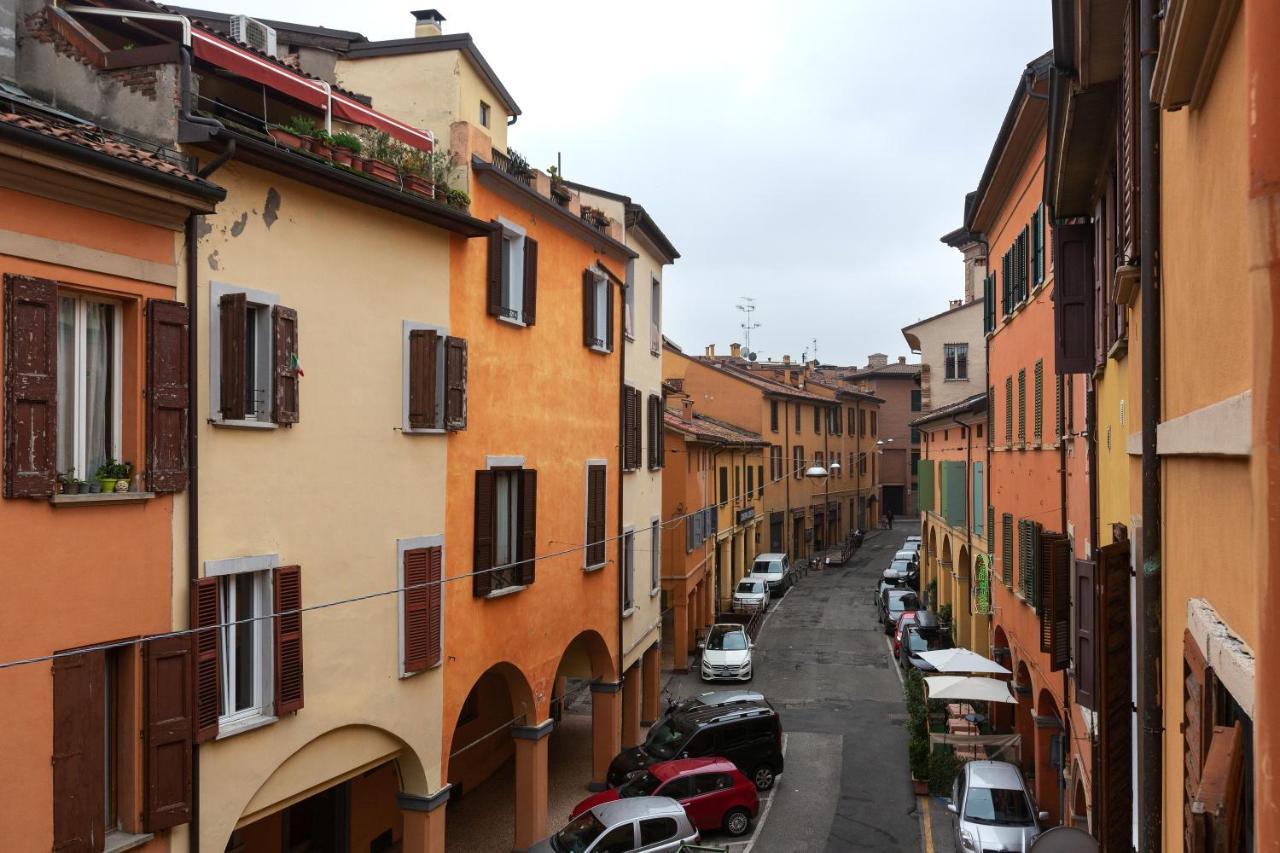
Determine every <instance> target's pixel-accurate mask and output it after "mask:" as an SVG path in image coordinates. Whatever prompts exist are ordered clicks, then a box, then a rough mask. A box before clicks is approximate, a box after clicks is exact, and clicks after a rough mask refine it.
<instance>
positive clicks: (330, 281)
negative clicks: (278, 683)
mask: <svg viewBox="0 0 1280 853" xmlns="http://www.w3.org/2000/svg"><path fill="white" fill-rule="evenodd" d="M217 178H218V182H219V183H220V184H221V185H223V186H224V187H226V188H227V190H228V195H227V200H226V202H224V203H223V204H222V205H221V206H220V208H219V212H218V214H217V215H216V216H212V217H209V218H208V219H207V223H208V225H209V231H208V233H207V235H206V236H204V237H203V238H202V240H201V243H200V252H199V262H198V263H199V270H200V280H199V282H198V285H197V291H196V294H195V297H194V300H193V301H194V302H195V303H196V304H197V305H198V307H199V318H198V321H197V328H198V330H199V334H200V343H199V348H198V352H197V353H196V354H195V358H196V362H197V364H198V365H200V368H201V388H200V390H199V393H198V395H197V400H198V407H199V421H200V423H201V428H200V436H199V440H200V469H201V486H200V498H201V530H200V556H201V560H202V561H203V560H218V559H223V558H230V557H238V556H246V555H257V554H278V555H279V562H280V564H283V565H288V564H295V563H296V564H299V565H301V567H302V596H303V605H304V606H312V605H316V604H320V603H322V602H330V601H336V600H338V599H343V598H348V597H351V596H356V595H362V594H369V593H374V592H379V591H383V590H391V589H394V588H395V586H396V582H397V565H396V540H397V539H398V538H410V537H419V536H431V535H439V534H443V533H444V526H445V521H444V503H443V502H444V492H445V488H444V485H445V482H444V475H445V453H446V442H447V441H448V439H447V437H446V436H443V435H416V436H407V435H404V434H403V433H402V432H401V431H400V425H401V411H402V410H401V397H402V391H401V388H402V355H401V353H402V343H401V341H402V327H401V321H403V320H412V321H419V322H425V323H434V324H438V325H441V326H446V325H447V324H448V317H449V302H448V293H449V290H448V287H449V240H448V237H447V235H445V234H444V233H443V232H440V231H438V230H436V229H434V228H431V227H428V226H426V225H423V224H421V223H418V222H415V221H412V220H410V219H407V218H404V217H399V216H394V215H391V214H388V213H384V212H382V211H379V210H377V209H374V208H371V207H365V206H361V205H356V204H354V203H351V202H348V201H346V200H344V199H342V198H339V197H337V196H335V195H331V194H327V193H324V192H321V191H319V190H316V189H314V188H311V187H308V186H305V185H303V184H300V183H296V182H293V181H289V180H285V179H282V178H280V177H279V176H277V175H272V174H269V173H266V172H263V171H259V170H257V169H254V168H251V167H247V166H244V165H241V164H239V163H237V162H235V161H233V162H232V163H230V164H228V165H227V166H226V167H224V168H223V169H221V170H220V171H219V172H218V174H217ZM271 193H275V194H278V203H277V204H276V205H274V207H275V208H276V214H277V216H278V218H276V219H275V220H274V221H273V222H268V221H267V220H268V218H269V217H264V211H265V210H266V209H267V208H268V207H272V206H273V204H272V201H270V200H269V195H270V194H271ZM211 281H215V282H220V283H226V284H231V285H237V286H244V287H249V288H254V289H258V290H263V291H269V292H272V293H275V294H278V295H279V299H280V303H281V304H283V305H287V306H289V307H291V308H294V309H296V310H297V312H298V337H299V354H300V360H301V364H302V367H303V370H304V373H305V375H304V377H303V378H302V379H301V380H300V392H299V397H300V409H301V417H300V423H298V424H296V425H294V426H293V427H291V428H279V429H273V430H249V429H230V428H225V427H214V426H211V425H209V423H208V416H209V414H210V412H209V393H208V391H209V319H210V282H211ZM445 547H446V554H447V551H448V549H450V548H452V547H457V544H456V543H449V542H446V543H445ZM175 565H178V566H181V565H182V563H180V562H179V563H176V564H175ZM177 574H178V575H180V576H181V577H178V578H176V579H175V583H176V585H177V586H178V587H180V588H182V589H185V587H186V586H187V582H186V578H185V572H184V571H182V570H179V571H178V572H177ZM175 611H176V612H175V623H176V624H178V625H180V626H182V625H185V624H186V622H187V611H186V599H185V597H183V596H182V595H179V597H178V602H177V605H176V607H175ZM398 613H399V608H398V603H397V597H396V596H395V595H388V596H384V597H379V598H374V599H371V600H367V601H363V602H360V603H355V604H347V605H341V606H337V607H333V608H329V609H325V610H318V611H312V612H308V613H305V614H304V615H303V645H304V652H305V691H306V699H305V702H306V704H305V707H304V708H303V709H302V710H301V711H299V712H298V713H297V714H296V715H293V716H290V717H287V718H284V719H281V720H279V721H278V722H275V723H273V724H270V725H267V726H264V727H262V728H259V729H255V730H252V731H247V732H243V733H240V734H236V735H233V736H231V737H228V738H226V739H224V740H220V741H216V742H210V743H206V744H204V745H203V746H202V747H201V750H200V756H201V761H200V792H201V820H200V836H201V838H200V841H201V844H202V846H203V847H204V848H205V849H208V850H221V849H222V848H223V846H224V845H225V844H226V842H227V837H228V835H229V833H230V832H231V830H232V828H233V827H234V826H235V825H236V823H237V822H238V821H240V820H242V818H243V817H247V816H250V815H263V814H266V813H269V812H271V811H272V810H275V809H278V808H281V807H282V806H283V805H286V804H288V802H290V801H291V800H293V799H296V798H299V797H301V796H303V795H305V794H307V793H310V792H312V791H313V790H315V789H317V788H318V787H324V786H326V785H327V784H328V783H329V782H331V781H333V780H335V779H337V778H340V777H341V776H342V775H343V774H347V773H350V772H353V771H355V770H357V769H365V768H367V766H368V765H369V762H377V761H381V760H385V759H386V758H387V757H388V756H389V755H395V754H397V752H399V753H401V754H402V755H404V757H403V759H402V761H401V764H400V772H401V775H402V777H403V784H404V789H405V790H406V791H407V792H410V793H414V794H425V793H427V792H428V791H429V790H432V789H435V788H436V787H438V784H439V766H440V745H441V732H440V708H441V702H442V698H441V696H442V694H441V673H440V671H439V670H433V671H428V672H425V673H422V674H419V675H416V676H414V677H412V678H409V679H403V680H402V679H400V678H399V677H398V673H399V643H398V634H397V629H398ZM445 630H446V645H445V648H446V653H447V649H448V639H447V631H448V626H447V624H446V629H445Z"/></svg>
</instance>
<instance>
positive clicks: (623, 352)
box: [614, 283, 627, 684]
mask: <svg viewBox="0 0 1280 853" xmlns="http://www.w3.org/2000/svg"><path fill="white" fill-rule="evenodd" d="M622 304H623V305H626V304H627V285H626V284H625V283H624V284H623V285H622ZM624 313H625V311H619V312H618V315H619V316H618V336H617V337H616V338H615V339H614V340H616V341H617V342H618V402H619V403H620V404H621V403H622V401H623V399H624V398H625V394H626V388H627V337H626V335H625V334H624V332H623V327H622V315H623V314H624ZM624 422H625V419H624V418H623V415H622V406H621V405H619V406H618V435H619V436H620V437H621V439H622V440H621V441H619V442H618V554H619V556H620V557H624V556H625V554H626V543H625V542H624V541H623V538H622V537H623V533H622V526H623V523H624V522H623V515H622V513H623V503H622V484H623V480H624V475H623V473H622V472H623V471H624V470H625V466H626V461H625V458H624V457H625V456H626V444H627V436H626V432H625V431H624V430H623V423H624ZM625 569H626V566H625V565H624V560H623V559H619V560H618V597H617V599H616V601H617V604H618V683H619V684H621V683H622V674H623V671H622V665H623V662H624V657H625V653H624V652H623V650H622V590H623V585H624V584H625V583H626V579H625V578H624V577H623V576H622V572H623V571H624V570H625Z"/></svg>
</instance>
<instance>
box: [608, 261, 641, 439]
mask: <svg viewBox="0 0 1280 853" xmlns="http://www.w3.org/2000/svg"><path fill="white" fill-rule="evenodd" d="M613 291H614V286H613V282H611V281H609V280H608V279H605V282H604V295H605V300H604V305H605V315H604V328H605V336H604V348H605V349H607V350H608V351H609V352H613ZM637 464H639V463H637Z"/></svg>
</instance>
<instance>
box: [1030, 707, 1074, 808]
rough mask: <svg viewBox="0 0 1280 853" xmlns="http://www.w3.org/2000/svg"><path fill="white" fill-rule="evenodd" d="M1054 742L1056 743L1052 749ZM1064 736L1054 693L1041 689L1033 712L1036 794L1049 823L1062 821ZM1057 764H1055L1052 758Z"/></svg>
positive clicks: (1060, 715) (1060, 714) (1065, 750)
mask: <svg viewBox="0 0 1280 853" xmlns="http://www.w3.org/2000/svg"><path fill="white" fill-rule="evenodd" d="M1055 742H1056V743H1057V744H1058V746H1057V748H1056V749H1055V746H1054V744H1055ZM1066 746H1067V745H1066V737H1065V732H1064V730H1063V727H1062V713H1061V711H1059V709H1058V701H1057V700H1056V699H1054V698H1053V694H1052V693H1050V692H1049V691H1048V690H1046V689H1044V688H1041V690H1040V693H1039V695H1038V696H1037V697H1036V714H1035V753H1036V762H1035V777H1036V779H1035V795H1036V802H1037V803H1038V804H1039V807H1040V809H1041V810H1042V811H1046V812H1048V813H1049V820H1048V825H1049V826H1054V825H1056V824H1058V823H1061V822H1062V805H1063V804H1062V800H1063V796H1064V792H1063V790H1062V769H1063V768H1062V764H1061V762H1062V761H1064V760H1065V756H1066V752H1067V749H1066ZM1055 753H1056V755H1057V761H1058V764H1057V766H1055V764H1054V757H1055Z"/></svg>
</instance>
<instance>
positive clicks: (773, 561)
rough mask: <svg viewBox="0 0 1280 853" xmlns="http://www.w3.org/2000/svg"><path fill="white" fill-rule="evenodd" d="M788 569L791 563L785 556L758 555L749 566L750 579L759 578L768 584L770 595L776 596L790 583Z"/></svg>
mask: <svg viewBox="0 0 1280 853" xmlns="http://www.w3.org/2000/svg"><path fill="white" fill-rule="evenodd" d="M790 569H791V561H790V560H788V559H787V555H786V554H759V555H757V556H756V560H755V562H754V563H752V564H751V577H755V578H760V579H761V580H763V581H764V582H765V583H766V584H768V585H769V594H770V595H778V594H779V593H781V592H782V591H783V590H784V589H786V588H787V584H788V583H789V582H790V577H789V575H788V572H789V570H790Z"/></svg>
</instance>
